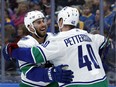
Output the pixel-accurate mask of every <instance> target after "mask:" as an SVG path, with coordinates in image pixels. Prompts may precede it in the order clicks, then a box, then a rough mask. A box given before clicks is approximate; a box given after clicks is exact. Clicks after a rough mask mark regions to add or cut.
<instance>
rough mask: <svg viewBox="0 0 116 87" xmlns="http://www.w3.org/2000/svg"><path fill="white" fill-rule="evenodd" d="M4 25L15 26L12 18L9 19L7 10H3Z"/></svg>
mask: <svg viewBox="0 0 116 87" xmlns="http://www.w3.org/2000/svg"><path fill="white" fill-rule="evenodd" d="M4 14H5V15H4V17H5V25H7V24H10V25H12V26H14V27H15V25H14V22H13V20H11V17H10V14H9V12H8V11H7V10H5V11H4Z"/></svg>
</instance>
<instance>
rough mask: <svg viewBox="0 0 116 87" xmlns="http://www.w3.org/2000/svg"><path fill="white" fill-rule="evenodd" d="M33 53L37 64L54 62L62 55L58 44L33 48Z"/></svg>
mask: <svg viewBox="0 0 116 87" xmlns="http://www.w3.org/2000/svg"><path fill="white" fill-rule="evenodd" d="M31 53H32V57H33V59H34V61H35V62H36V63H41V62H45V61H46V60H53V59H55V58H56V57H60V55H61V51H60V49H59V46H58V45H57V43H56V42H53V43H49V44H48V45H47V46H46V47H43V46H41V45H39V46H37V47H32V48H31ZM58 54H60V55H58Z"/></svg>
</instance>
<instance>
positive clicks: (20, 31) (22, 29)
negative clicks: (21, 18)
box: [15, 24, 30, 43]
mask: <svg viewBox="0 0 116 87" xmlns="http://www.w3.org/2000/svg"><path fill="white" fill-rule="evenodd" d="M29 34H30V33H29V31H28V30H27V29H26V27H25V25H24V24H20V25H18V27H17V36H16V38H15V42H16V43H17V42H18V41H19V40H20V39H21V38H23V37H24V36H26V35H29Z"/></svg>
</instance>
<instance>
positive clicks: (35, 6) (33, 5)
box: [29, 0, 42, 11]
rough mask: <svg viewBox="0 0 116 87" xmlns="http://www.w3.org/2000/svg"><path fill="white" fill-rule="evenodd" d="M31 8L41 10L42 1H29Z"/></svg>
mask: <svg viewBox="0 0 116 87" xmlns="http://www.w3.org/2000/svg"><path fill="white" fill-rule="evenodd" d="M29 8H30V9H31V10H38V11H41V10H42V9H41V3H40V0H31V1H30V2H29ZM31 10H30V11H31Z"/></svg>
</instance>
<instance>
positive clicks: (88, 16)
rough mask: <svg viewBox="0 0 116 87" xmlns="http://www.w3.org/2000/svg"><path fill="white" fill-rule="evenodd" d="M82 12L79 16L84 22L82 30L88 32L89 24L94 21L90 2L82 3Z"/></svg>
mask: <svg viewBox="0 0 116 87" xmlns="http://www.w3.org/2000/svg"><path fill="white" fill-rule="evenodd" d="M82 10H83V12H82V15H81V16H80V21H82V22H84V26H85V27H84V30H86V31H87V32H90V31H91V30H90V29H91V26H92V25H93V23H94V21H95V15H94V14H92V12H91V5H90V4H87V3H86V4H85V5H83V9H82Z"/></svg>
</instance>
